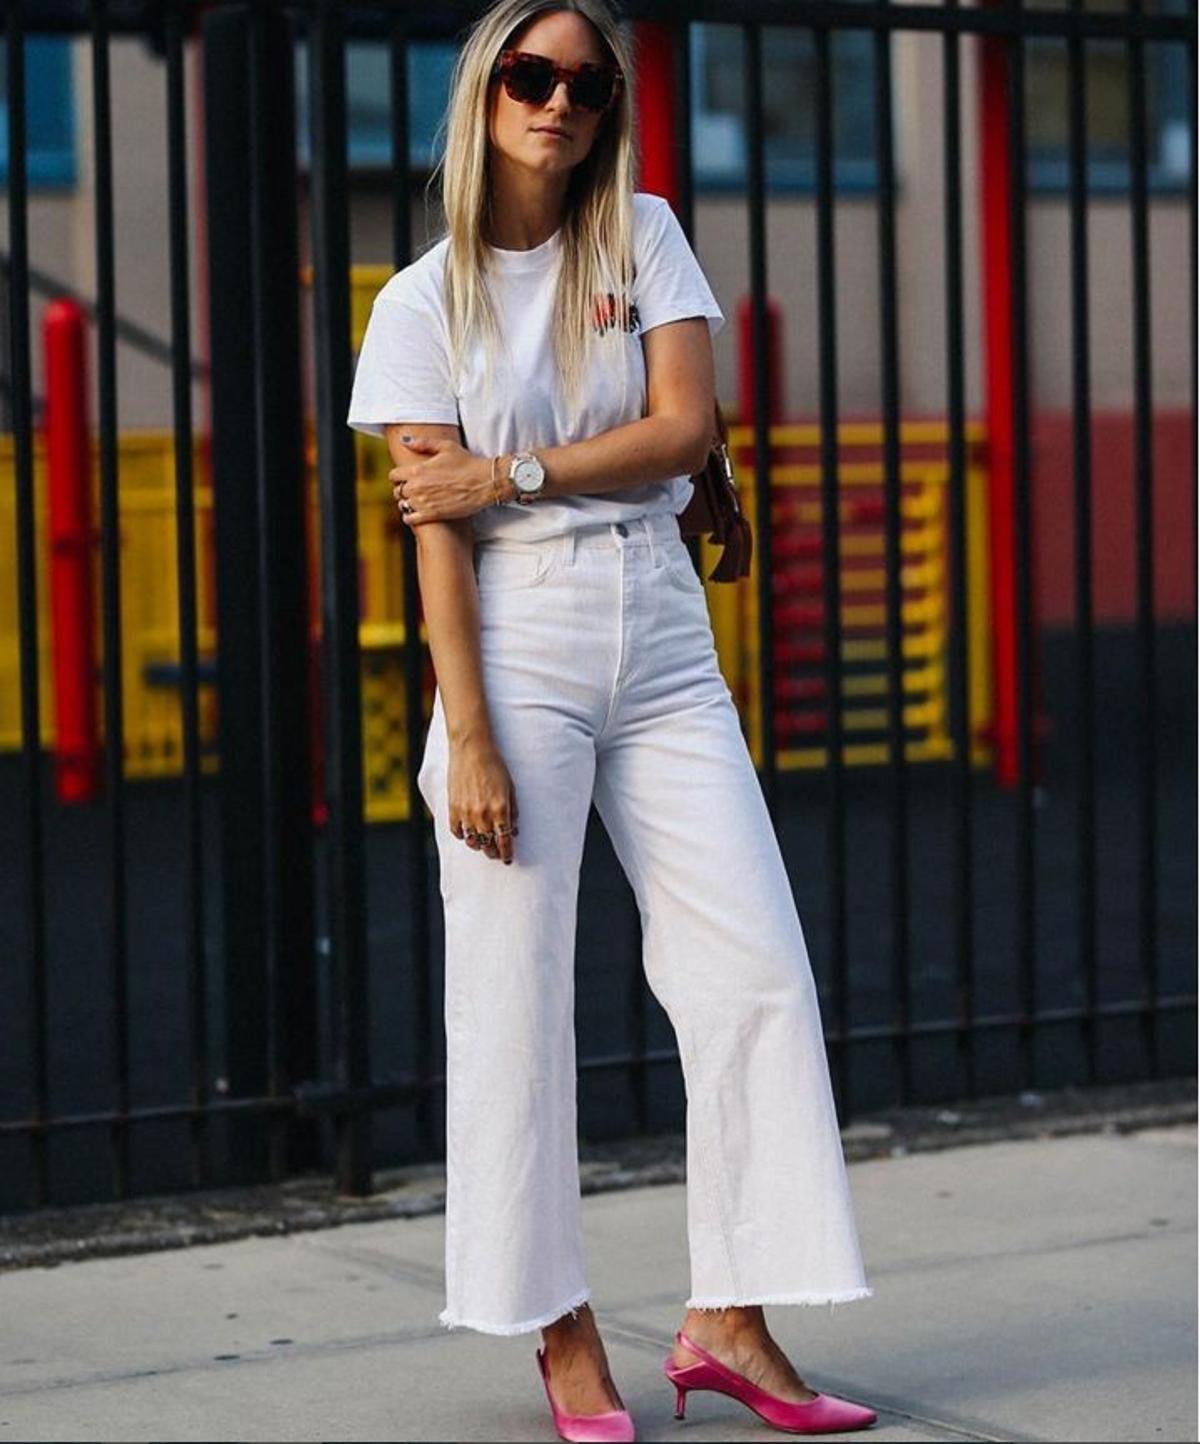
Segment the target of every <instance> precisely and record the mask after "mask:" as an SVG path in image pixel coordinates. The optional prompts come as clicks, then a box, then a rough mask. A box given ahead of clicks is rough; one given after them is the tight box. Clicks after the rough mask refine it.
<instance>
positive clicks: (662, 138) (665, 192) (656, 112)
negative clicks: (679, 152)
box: [633, 20, 679, 209]
mask: <svg viewBox="0 0 1200 1444" xmlns="http://www.w3.org/2000/svg"><path fill="white" fill-rule="evenodd" d="M633 67H634V97H635V108H636V114H637V123H638V137H637V139H638V155H639V159H640V162H641V174H640V176H639V178H638V189H639V190H643V191H650V192H652V193H653V194H654V195H656V196H664V197H665V198H666V199H667V200H668V201H670V202H671V205H672V206H674V207H675V208H676V209H678V206H679V169H678V166H677V165H676V156H675V106H676V96H675V51H674V46H673V42H672V38H671V27H670V26H669V25H664V24H662V23H660V22H659V21H657V20H636V21H634V25H633Z"/></svg>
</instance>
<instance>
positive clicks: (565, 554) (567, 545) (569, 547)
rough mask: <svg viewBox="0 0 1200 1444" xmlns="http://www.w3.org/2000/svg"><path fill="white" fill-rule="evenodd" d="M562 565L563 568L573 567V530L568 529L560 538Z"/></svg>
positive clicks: (571, 528)
mask: <svg viewBox="0 0 1200 1444" xmlns="http://www.w3.org/2000/svg"><path fill="white" fill-rule="evenodd" d="M560 555H561V557H562V564H563V566H565V567H570V566H574V565H575V529H574V528H573V527H568V529H567V530H566V531H565V532H563V536H562V551H561V553H560Z"/></svg>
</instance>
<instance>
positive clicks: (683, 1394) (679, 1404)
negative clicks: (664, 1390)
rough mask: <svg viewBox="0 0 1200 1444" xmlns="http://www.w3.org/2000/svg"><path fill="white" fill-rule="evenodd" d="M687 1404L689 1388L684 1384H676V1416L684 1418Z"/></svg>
mask: <svg viewBox="0 0 1200 1444" xmlns="http://www.w3.org/2000/svg"><path fill="white" fill-rule="evenodd" d="M686 1404H687V1389H686V1387H685V1386H684V1385H683V1384H676V1385H675V1417H676V1419H682V1418H683V1411H684V1408H685V1407H686Z"/></svg>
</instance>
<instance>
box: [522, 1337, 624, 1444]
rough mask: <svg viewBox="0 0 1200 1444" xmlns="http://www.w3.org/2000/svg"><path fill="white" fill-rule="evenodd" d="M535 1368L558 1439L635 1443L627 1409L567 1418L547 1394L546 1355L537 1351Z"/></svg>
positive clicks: (614, 1443)
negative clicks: (538, 1373)
mask: <svg viewBox="0 0 1200 1444" xmlns="http://www.w3.org/2000/svg"><path fill="white" fill-rule="evenodd" d="M537 1361H538V1368H539V1369H540V1370H541V1375H542V1383H543V1384H544V1385H545V1386H546V1398H547V1399H549V1401H550V1412H551V1414H553V1415H554V1427H555V1428H556V1429H557V1430H558V1437H559V1438H560V1439H579V1440H594V1441H595V1444H620V1441H624V1440H632V1439H636V1438H637V1435H636V1434H635V1433H634V1428H633V1420H632V1418H630V1415H629V1411H628V1409H609V1410H608V1411H607V1412H606V1413H603V1414H567V1413H565V1412H564V1411H563V1410H562V1409H560V1408H559V1407H558V1405H557V1404H556V1403H555V1402H554V1395H553V1394H552V1393H551V1392H550V1368H549V1365H548V1364H547V1363H546V1351H545V1350H544V1349H539V1350H538V1351H537Z"/></svg>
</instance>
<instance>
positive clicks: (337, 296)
mask: <svg viewBox="0 0 1200 1444" xmlns="http://www.w3.org/2000/svg"><path fill="white" fill-rule="evenodd" d="M308 44H309V49H308V63H309V96H310V99H309V107H310V108H309V121H310V125H311V140H312V147H311V149H312V246H313V257H314V262H315V264H314V275H313V298H314V307H315V309H314V315H315V321H316V325H315V336H316V346H317V438H318V458H319V465H320V495H321V608H322V619H323V625H322V671H323V681H324V687H323V695H324V701H325V726H324V737H325V751H326V786H327V796H328V800H329V835H328V848H327V858H326V861H327V868H328V872H327V886H328V890H329V939H330V952H331V962H332V966H333V974H332V976H333V979H334V983H335V988H334V998H335V1013H334V1049H335V1052H334V1069H335V1077H336V1078H337V1081H338V1082H339V1083H340V1084H341V1085H342V1087H344V1088H352V1089H353V1088H360V1087H364V1086H366V1085H367V1084H369V1082H370V1079H371V1062H370V1052H369V1044H368V1031H367V1023H368V994H367V930H366V883H365V878H366V849H365V846H364V838H363V781H362V778H363V758H362V690H361V689H362V681H361V678H362V664H361V659H360V657H359V643H358V627H359V614H358V512H357V498H356V495H355V464H354V448H353V438H352V437H351V435H350V432H349V430H348V428H347V426H346V412H347V408H348V407H349V404H350V227H349V216H348V212H347V195H348V193H349V185H348V175H347V158H346V144H347V137H346V93H345V67H346V47H345V39H344V35H343V31H342V13H341V6H340V3H335V0H327V3H322V4H321V5H319V6H318V7H317V9H316V12H315V14H314V15H313V17H312V20H311V23H310V28H309V36H308ZM403 158H404V159H405V160H407V153H405V154H404V157H403ZM409 570H410V572H411V570H412V569H411V568H410V569H409ZM408 635H409V638H410V639H413V638H415V636H416V625H415V618H413V619H412V625H410V627H409V633H408ZM408 735H409V737H410V739H414V740H415V739H416V738H417V737H419V736H420V728H419V727H418V728H416V729H415V730H412V731H410V732H409V734H408ZM409 751H410V756H409V773H410V777H411V773H412V755H411V754H412V752H413V751H415V745H414V746H410V749H409ZM419 816H420V810H419V808H415V809H414V817H419ZM418 827H419V825H415V826H414V827H413V829H412V831H413V832H414V833H416V832H418ZM412 850H413V851H417V850H423V849H420V848H419V847H417V846H414V848H413V849H412ZM424 966H426V967H428V962H427V961H426V963H425V964H424ZM336 1126H337V1181H338V1191H339V1192H340V1193H343V1194H353V1195H358V1196H361V1195H363V1194H366V1193H369V1192H370V1190H371V1119H370V1115H369V1114H366V1113H357V1114H352V1115H346V1114H344V1113H339V1114H338V1115H337V1119H336Z"/></svg>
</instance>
